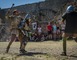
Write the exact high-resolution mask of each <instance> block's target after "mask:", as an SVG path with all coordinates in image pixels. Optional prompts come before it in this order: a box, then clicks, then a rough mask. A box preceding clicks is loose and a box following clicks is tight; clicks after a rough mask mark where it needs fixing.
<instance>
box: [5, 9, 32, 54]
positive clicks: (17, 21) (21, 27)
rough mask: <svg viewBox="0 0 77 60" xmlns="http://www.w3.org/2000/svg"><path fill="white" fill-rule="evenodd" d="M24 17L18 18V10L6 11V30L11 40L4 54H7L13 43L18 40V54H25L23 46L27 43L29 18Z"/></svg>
mask: <svg viewBox="0 0 77 60" xmlns="http://www.w3.org/2000/svg"><path fill="white" fill-rule="evenodd" d="M27 16H28V15H26V16H25V17H24V18H23V17H22V16H20V14H19V12H18V10H14V11H12V12H11V10H8V11H7V13H6V20H7V21H8V29H9V31H10V33H11V40H10V42H9V44H8V46H7V48H6V53H8V51H9V49H10V46H11V44H12V43H13V41H15V40H16V39H18V40H19V41H20V48H19V52H20V53H25V52H26V50H25V46H26V44H27V41H28V31H29V23H30V18H28V17H27Z"/></svg>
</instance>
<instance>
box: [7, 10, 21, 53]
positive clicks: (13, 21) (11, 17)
mask: <svg viewBox="0 0 77 60" xmlns="http://www.w3.org/2000/svg"><path fill="white" fill-rule="evenodd" d="M6 19H7V20H8V24H9V25H8V27H9V30H10V32H11V40H10V42H9V44H8V46H7V48H6V52H7V53H8V51H9V48H10V46H11V44H12V43H13V41H14V40H15V39H16V37H18V35H19V32H18V30H17V28H18V26H17V25H18V24H19V22H20V20H21V17H20V16H19V13H18V11H17V10H14V11H13V13H12V14H11V11H10V10H9V11H8V13H7V14H6Z"/></svg>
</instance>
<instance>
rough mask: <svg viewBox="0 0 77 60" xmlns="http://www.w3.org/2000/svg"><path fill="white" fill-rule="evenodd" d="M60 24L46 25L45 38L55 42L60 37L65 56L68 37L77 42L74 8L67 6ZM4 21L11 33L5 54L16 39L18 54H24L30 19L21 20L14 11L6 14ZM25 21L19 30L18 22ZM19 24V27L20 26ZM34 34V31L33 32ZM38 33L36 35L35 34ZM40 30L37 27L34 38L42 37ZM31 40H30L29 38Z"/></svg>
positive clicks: (76, 22)
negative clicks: (73, 38)
mask: <svg viewBox="0 0 77 60" xmlns="http://www.w3.org/2000/svg"><path fill="white" fill-rule="evenodd" d="M62 18H63V20H62V24H61V25H59V23H56V22H52V23H50V22H49V23H48V25H47V26H46V27H45V28H46V29H47V37H48V38H49V39H50V38H51V39H52V38H53V39H54V40H56V38H60V37H62V39H63V54H64V55H66V39H67V37H69V36H74V37H75V38H76V39H75V41H77V12H76V11H75V6H73V5H69V6H68V7H67V9H66V12H65V13H64V14H63V16H62ZM6 19H7V20H9V25H8V26H9V28H10V32H11V40H10V42H9V44H8V46H7V48H6V52H8V51H9V48H10V45H11V44H12V43H13V41H14V40H15V39H16V37H17V39H18V40H19V41H20V50H19V51H20V53H25V52H26V50H25V46H26V44H27V41H28V39H29V37H28V34H29V33H28V32H29V31H30V29H29V23H30V19H29V18H25V19H24V18H22V17H21V16H20V15H19V13H18V11H17V10H14V11H13V13H12V15H10V11H8V12H7V14H6ZM21 21H22V24H23V22H24V21H25V24H24V25H23V27H22V28H19V24H20V22H21ZM64 21H66V25H65V24H64ZM22 24H20V25H22ZM34 32H35V31H34ZM37 32H38V33H37ZM42 32H43V31H42V28H41V26H40V25H39V26H38V27H37V31H36V32H35V33H34V34H37V35H35V36H39V37H40V36H43V37H45V35H42ZM31 39H32V38H31Z"/></svg>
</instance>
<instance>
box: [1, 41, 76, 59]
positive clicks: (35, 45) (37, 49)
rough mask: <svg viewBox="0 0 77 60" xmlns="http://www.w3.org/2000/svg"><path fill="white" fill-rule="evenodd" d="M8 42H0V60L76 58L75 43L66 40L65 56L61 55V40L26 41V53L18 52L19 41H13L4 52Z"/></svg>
mask: <svg viewBox="0 0 77 60" xmlns="http://www.w3.org/2000/svg"><path fill="white" fill-rule="evenodd" d="M7 45H8V42H0V60H77V43H76V42H75V41H72V40H71V41H67V56H62V55H61V53H62V41H44V42H28V44H27V46H26V48H25V49H26V50H27V51H28V52H27V53H26V54H24V55H22V54H20V53H19V42H14V43H13V44H12V46H11V48H10V51H9V53H5V49H6V47H7Z"/></svg>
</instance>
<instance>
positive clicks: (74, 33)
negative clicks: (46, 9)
mask: <svg viewBox="0 0 77 60" xmlns="http://www.w3.org/2000/svg"><path fill="white" fill-rule="evenodd" d="M62 18H63V22H64V21H66V26H65V32H64V33H63V55H67V54H66V40H67V37H75V38H76V37H77V12H76V11H75V7H74V6H73V5H69V6H68V7H67V9H66V12H65V13H64V14H63V16H62ZM75 41H76V42H77V40H76V39H75Z"/></svg>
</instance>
